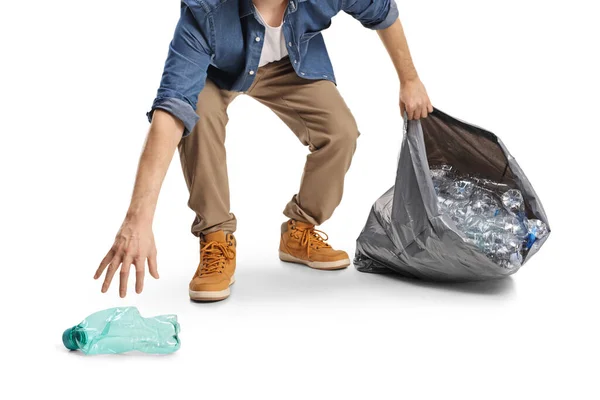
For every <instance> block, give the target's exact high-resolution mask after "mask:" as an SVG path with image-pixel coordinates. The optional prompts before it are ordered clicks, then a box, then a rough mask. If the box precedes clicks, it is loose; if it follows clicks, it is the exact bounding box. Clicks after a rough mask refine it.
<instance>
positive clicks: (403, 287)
mask: <svg viewBox="0 0 600 400" xmlns="http://www.w3.org/2000/svg"><path fill="white" fill-rule="evenodd" d="M231 290H232V297H231V298H230V299H228V300H226V301H225V302H220V303H221V304H222V303H227V302H229V301H231V300H234V301H235V302H238V301H239V302H248V301H249V302H253V301H293V302H296V301H303V300H304V299H306V298H307V297H308V298H310V299H311V300H327V299H330V300H331V299H334V300H341V301H362V300H364V301H386V300H385V298H389V299H390V301H397V300H407V301H416V302H417V303H416V304H418V301H419V300H422V299H434V300H437V301H440V300H442V301H446V300H448V301H453V299H457V298H461V299H464V298H465V296H467V297H469V296H476V297H485V298H489V299H499V300H502V299H506V298H509V297H511V296H512V295H513V294H514V291H515V288H514V282H513V280H512V278H510V277H508V278H504V279H498V280H493V281H487V282H470V283H431V282H425V281H419V280H415V279H409V278H404V277H401V276H398V275H379V274H367V273H362V272H358V271H357V270H356V269H355V268H354V267H353V266H350V267H349V268H347V269H345V270H338V271H319V270H314V269H311V268H308V267H304V266H301V265H296V264H289V263H283V262H280V261H273V262H271V261H269V262H265V263H263V264H260V265H256V264H255V265H248V264H244V265H243V266H240V267H239V268H238V270H237V271H236V283H235V284H234V285H233V286H232V289H231ZM220 303H214V304H215V305H217V304H220Z"/></svg>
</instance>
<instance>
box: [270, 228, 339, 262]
mask: <svg viewBox="0 0 600 400" xmlns="http://www.w3.org/2000/svg"><path fill="white" fill-rule="evenodd" d="M321 235H324V236H325V237H323V236H321ZM327 239H328V238H327V235H326V234H325V232H321V231H318V230H316V229H315V226H314V225H310V224H307V223H305V222H300V221H294V220H289V221H288V222H287V223H285V224H283V225H282V227H281V241H280V244H279V258H280V259H281V261H286V262H293V263H298V264H304V265H308V266H309V267H311V268H315V269H327V270H332V269H342V268H346V267H347V266H348V265H350V258H349V257H348V254H347V253H346V252H345V251H341V250H334V249H333V248H332V247H331V246H330V245H329V244H327V243H326V241H327Z"/></svg>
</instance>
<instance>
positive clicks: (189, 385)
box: [0, 0, 600, 399]
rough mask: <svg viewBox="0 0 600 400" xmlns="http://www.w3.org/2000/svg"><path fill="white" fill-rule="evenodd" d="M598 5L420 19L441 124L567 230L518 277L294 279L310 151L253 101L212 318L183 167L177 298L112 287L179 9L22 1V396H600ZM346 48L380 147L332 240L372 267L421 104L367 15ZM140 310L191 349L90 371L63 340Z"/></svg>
mask: <svg viewBox="0 0 600 400" xmlns="http://www.w3.org/2000/svg"><path fill="white" fill-rule="evenodd" d="M592 4H593V2H591V1H584V0H571V1H569V2H566V1H516V0H509V1H504V2H501V3H497V4H496V3H491V2H482V1H475V0H472V1H466V0H457V1H452V2H449V1H442V0H439V1H433V0H429V1H403V0H400V1H399V2H398V6H399V9H400V16H401V19H402V21H403V23H404V26H405V30H406V34H407V37H408V40H409V44H410V46H411V49H412V52H413V56H414V60H415V63H416V66H417V68H418V71H419V73H420V75H421V78H422V80H423V81H424V83H425V84H426V86H427V88H428V91H429V94H430V96H431V98H432V100H433V103H434V105H435V106H436V107H439V108H440V109H442V110H444V111H446V112H447V113H449V114H451V115H454V116H456V117H458V118H460V119H463V120H465V121H469V122H472V123H474V124H476V125H479V126H482V127H485V128H487V129H489V130H491V131H493V132H495V133H497V134H498V135H499V136H500V137H501V138H502V140H503V141H504V143H505V144H506V145H507V147H508V148H509V149H510V150H511V152H512V154H513V155H514V156H515V158H516V159H517V160H518V161H519V163H520V164H521V166H522V168H523V169H524V171H525V172H526V173H527V174H528V176H529V178H530V180H531V182H532V183H533V185H534V187H535V189H536V191H537V193H538V195H539V196H540V197H541V199H542V201H543V203H544V206H545V208H546V211H547V213H548V216H549V219H550V222H551V226H552V229H553V233H552V235H551V237H550V239H549V240H548V241H547V243H546V245H545V246H544V248H543V249H542V250H541V251H540V252H539V253H538V255H536V257H534V258H533V259H532V260H531V262H530V263H528V264H527V265H526V266H525V267H524V268H523V269H522V270H521V271H519V273H518V274H516V275H514V276H513V277H512V278H509V279H505V280H503V281H496V282H490V283H483V284H460V285H434V284H427V283H419V282H413V281H408V280H402V279H394V278H390V277H383V276H375V275H369V274H362V273H359V272H357V271H356V270H355V269H354V268H353V267H350V268H348V269H347V270H344V271H339V272H322V271H315V270H310V269H307V268H303V267H300V266H294V265H284V264H283V263H281V262H280V261H279V260H278V258H277V247H278V240H279V237H278V234H279V225H280V223H281V222H282V221H283V220H284V219H283V216H282V214H281V211H282V209H283V207H284V205H285V203H286V202H287V201H288V200H289V198H290V197H291V196H292V194H294V193H295V191H296V190H297V187H298V184H299V180H300V176H301V172H302V166H303V162H304V157H305V155H306V153H307V150H306V149H305V148H303V147H302V146H301V145H300V143H299V142H298V141H297V139H296V138H295V137H294V135H293V134H292V133H290V132H289V131H288V130H287V129H286V128H285V126H284V125H283V123H281V122H280V121H279V120H278V119H277V118H276V117H275V116H274V114H272V113H271V112H270V111H269V110H268V109H266V108H264V107H263V106H261V105H259V104H258V103H257V102H255V101H253V100H252V99H250V98H247V97H243V96H242V97H240V98H238V99H237V100H235V102H234V103H233V104H232V106H231V108H230V118H231V121H230V124H229V128H228V141H227V149H228V163H229V172H230V181H231V191H232V210H233V212H234V213H236V215H237V216H238V218H239V230H238V232H237V236H238V241H239V249H238V257H239V258H238V273H237V283H236V284H235V286H234V287H233V289H232V292H233V294H232V297H231V298H230V299H229V300H227V301H224V302H220V303H215V304H194V303H191V302H190V301H189V300H188V294H187V285H188V282H189V279H190V278H191V276H192V274H193V273H194V270H195V268H196V265H197V261H198V244H197V239H196V238H195V237H193V236H192V235H191V234H190V233H189V228H190V224H191V222H192V219H193V213H192V212H191V211H190V210H189V209H188V208H187V206H186V201H187V193H186V187H185V184H184V180H183V177H182V173H181V170H180V165H179V160H178V159H177V158H176V159H175V160H174V162H173V163H172V165H171V168H170V170H169V173H168V175H167V177H166V180H165V183H164V186H163V191H162V193H161V196H160V200H159V204H158V210H157V213H156V219H155V223H154V233H155V235H156V241H157V246H158V253H159V271H160V274H161V279H160V280H158V281H154V280H152V279H151V278H150V279H148V280H147V282H146V288H145V291H144V293H143V294H142V295H136V294H135V293H132V292H133V287H132V286H131V285H130V290H129V292H130V294H129V295H128V297H127V298H126V299H124V300H122V299H119V297H118V293H117V286H118V285H114V284H113V287H111V289H110V291H109V293H108V294H104V295H103V294H101V293H100V284H101V283H100V282H98V281H94V280H92V275H93V273H94V271H95V269H96V267H97V264H98V263H99V262H100V260H101V258H102V257H103V256H104V254H105V253H106V251H107V250H108V249H109V247H110V245H111V244H112V240H113V237H114V235H115V233H116V232H117V229H118V227H119V225H120V223H121V221H122V218H123V217H124V214H125V211H126V207H127V205H128V202H129V196H130V193H131V188H132V183H133V178H134V174H135V168H136V164H137V161H138V156H139V152H140V149H141V146H142V143H143V140H144V137H145V134H146V131H147V129H148V123H147V121H146V117H145V112H146V111H147V109H148V108H149V106H150V105H151V103H152V100H153V98H154V95H155V92H156V89H157V87H158V83H159V80H160V76H161V72H162V67H163V63H164V60H165V57H166V54H167V48H168V43H169V41H170V40H171V36H172V32H173V29H174V27H175V24H176V21H177V18H178V13H179V4H178V2H176V1H158V0H145V1H142V0H129V1H116V0H108V1H104V2H89V1H66V0H64V1H20V2H3V3H2V6H0V7H1V9H0V41H1V46H0V52H1V53H0V54H1V62H0V71H1V77H2V96H0V115H1V120H0V121H1V124H0V130H1V135H0V141H1V145H0V163H1V166H0V171H1V172H0V173H1V177H2V185H1V186H0V190H1V191H2V196H0V202H1V207H0V213H1V220H0V224H1V225H0V226H1V233H0V234H1V238H0V239H1V241H0V246H1V247H0V248H1V253H0V256H1V258H0V262H1V264H2V268H1V272H0V274H1V275H0V276H1V277H2V278H1V280H0V285H1V286H0V287H1V290H0V296H1V304H2V316H1V318H2V320H3V322H2V329H1V330H2V333H1V335H2V338H1V343H2V349H3V350H2V353H1V356H0V363H2V367H3V373H2V375H3V379H2V381H3V384H2V385H1V386H0V393H2V397H3V398H33V397H32V396H33V395H38V396H40V398H41V397H42V396H43V398H53V397H51V396H53V395H56V396H61V398H79V399H82V398H84V399H88V398H89V399H96V398H103V399H105V398H128V397H129V398H133V397H135V398H145V397H148V398H163V399H166V398H169V399H173V398H181V397H185V398H197V399H210V398H232V399H233V398H236V399H241V398H261V399H265V398H267V399H307V398H309V399H312V398H319V399H320V398H328V399H337V398H340V399H367V398H368V399H370V398H395V399H397V398H399V397H400V396H403V398H405V399H506V398H519V399H521V398H522V399H542V398H543V399H548V398H560V399H566V398H571V399H592V398H596V399H597V398H598V396H600V390H599V389H598V385H597V382H596V383H595V384H594V383H593V379H596V378H597V376H598V356H599V346H598V333H599V329H598V327H597V325H596V323H597V320H598V304H599V300H600V298H599V295H598V285H599V282H600V273H599V269H598V266H599V265H598V258H597V254H598V249H597V246H598V244H597V237H598V229H599V228H598V224H599V223H600V221H599V218H598V211H597V210H598V207H599V206H598V197H597V188H598V162H600V160H599V153H598V134H599V133H600V132H599V128H598V122H597V120H598V118H597V113H598V101H597V99H598V93H599V91H600V82H599V78H598V71H599V70H600V63H599V62H598V38H599V37H600V30H599V28H598V25H597V18H596V17H597V15H598V13H597V11H594V10H593V9H592ZM325 39H326V42H327V43H328V45H329V52H330V55H331V58H332V60H333V63H334V67H335V70H336V74H337V78H338V84H339V90H340V91H341V92H342V94H343V95H344V97H345V98H346V101H347V103H348V104H349V106H350V108H351V109H352V110H353V112H354V114H355V116H356V119H357V121H358V124H359V127H360V129H361V132H362V136H361V138H360V139H359V147H358V150H357V153H356V157H355V159H354V163H353V166H352V168H351V170H350V172H349V174H348V177H347V181H346V182H347V184H346V192H345V197H344V200H343V202H342V204H341V206H340V207H339V208H338V210H337V212H336V213H335V215H334V217H333V218H332V219H331V220H330V221H328V222H327V223H326V224H324V226H323V227H322V228H323V229H324V230H325V231H326V232H328V233H329V235H330V236H331V238H332V240H331V242H332V244H333V245H334V246H336V247H339V248H343V249H345V250H347V251H348V252H349V253H350V254H351V255H353V254H354V248H355V247H354V246H355V244H354V241H355V240H356V237H357V236H358V234H359V232H360V230H361V229H362V226H363V224H364V222H365V220H366V217H367V215H368V212H369V209H370V207H371V204H372V203H373V202H374V201H375V200H376V199H377V198H378V197H379V196H380V195H381V194H382V193H383V192H385V191H386V190H387V189H388V188H389V187H390V186H391V185H392V184H393V182H394V173H395V167H396V161H397V155H398V152H399V148H400V142H401V119H400V115H399V111H398V106H397V103H398V101H397V99H398V90H399V85H398V81H397V78H396V76H395V73H394V70H393V68H392V65H391V63H390V61H389V60H388V57H387V54H386V52H385V50H384V48H383V46H382V45H380V43H379V41H378V37H377V35H376V34H375V33H374V32H371V31H369V30H366V29H363V28H362V27H361V26H360V24H358V23H357V22H356V21H354V20H353V19H352V18H351V17H349V16H347V15H340V16H338V17H336V18H335V20H334V23H333V25H332V27H331V28H330V29H329V30H327V31H326V32H325ZM176 157H177V156H176ZM131 283H133V282H131ZM119 305H135V306H138V307H139V308H140V310H141V312H142V314H143V315H146V316H151V315H156V314H161V313H176V314H178V315H179V318H180V322H181V325H182V333H181V339H182V347H181V350H180V351H179V352H178V353H175V354H173V355H171V356H163V357H154V356H144V355H140V354H129V355H122V356H99V357H85V356H81V355H79V354H78V353H69V352H68V351H66V350H65V349H64V348H63V347H62V344H61V339H60V337H61V333H62V331H63V330H64V329H65V328H67V327H70V326H72V325H74V324H76V323H78V322H79V321H80V320H81V319H83V318H84V317H85V316H87V315H88V314H90V313H92V312H94V311H97V310H100V309H104V308H108V307H113V306H119ZM5 368H8V369H5ZM4 392H6V393H4ZM5 394H10V395H9V396H6V395H5Z"/></svg>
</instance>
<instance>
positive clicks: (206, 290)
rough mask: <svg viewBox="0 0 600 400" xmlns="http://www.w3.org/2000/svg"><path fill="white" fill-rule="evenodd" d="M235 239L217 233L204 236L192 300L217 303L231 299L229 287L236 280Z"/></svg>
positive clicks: (192, 283)
mask: <svg viewBox="0 0 600 400" xmlns="http://www.w3.org/2000/svg"><path fill="white" fill-rule="evenodd" d="M235 245H236V242H235V238H234V236H233V235H232V234H230V233H229V234H227V235H226V234H225V232H223V231H217V232H213V233H209V234H207V235H203V237H202V240H201V243H200V246H201V249H200V265H198V269H197V270H196V274H195V275H194V278H192V281H191V282H190V298H191V299H192V300H196V301H217V300H224V299H226V298H227V297H229V294H230V290H229V286H230V285H232V284H233V282H234V281H235V278H234V276H233V274H234V272H235Z"/></svg>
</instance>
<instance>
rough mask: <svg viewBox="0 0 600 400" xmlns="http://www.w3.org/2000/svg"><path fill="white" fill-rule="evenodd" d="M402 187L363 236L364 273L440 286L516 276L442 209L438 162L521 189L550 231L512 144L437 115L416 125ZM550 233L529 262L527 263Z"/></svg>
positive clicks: (384, 201) (407, 144) (407, 142)
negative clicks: (433, 172)
mask: <svg viewBox="0 0 600 400" xmlns="http://www.w3.org/2000/svg"><path fill="white" fill-rule="evenodd" d="M404 130H405V131H404V139H403V142H402V149H401V151H400V158H399V162H398V170H397V172H396V184H395V185H394V187H392V188H391V189H390V190H388V191H387V192H386V193H385V194H384V195H383V196H381V197H380V198H379V199H378V200H377V201H376V202H375V204H374V205H373V207H372V209H371V213H370V215H369V218H368V219H367V223H366V225H365V227H364V229H363V231H362V232H361V234H360V236H359V237H358V240H357V244H356V256H355V259H354V265H355V266H356V268H357V269H358V270H359V271H362V272H373V273H387V272H392V271H394V272H397V273H399V274H401V275H403V276H407V277H412V278H419V279H424V280H432V281H478V280H488V279H496V278H502V277H505V276H508V275H510V274H513V273H515V272H516V271H517V270H518V268H514V269H506V268H503V267H501V266H500V265H498V264H496V263H495V262H493V261H492V260H491V259H489V258H488V257H486V256H485V255H484V254H482V253H481V252H480V251H479V250H478V249H477V247H475V246H474V245H472V244H470V243H468V242H467V241H466V240H465V239H466V238H465V236H464V234H463V233H462V232H461V231H460V230H458V229H457V227H456V225H455V223H454V222H453V221H452V220H451V219H450V218H449V217H448V216H446V215H443V214H441V213H440V211H439V209H438V203H437V196H436V193H435V190H434V187H433V182H432V180H431V176H430V170H429V166H430V165H432V166H433V165H443V164H447V165H451V166H453V167H456V168H457V169H458V170H460V171H461V172H463V173H465V174H472V175H477V176H480V177H482V178H486V179H490V180H492V181H495V182H498V183H503V184H506V185H508V186H509V187H511V188H515V189H519V190H520V191H521V192H522V194H523V198H524V201H525V213H526V216H527V218H528V219H539V220H541V221H542V222H544V223H545V224H546V225H547V227H548V232H550V225H549V224H548V219H547V217H546V213H545V212H544V209H543V207H542V204H541V202H540V200H539V199H538V197H537V196H536V194H535V191H534V190H533V187H532V186H531V184H530V183H529V181H528V180H527V177H526V176H525V174H524V173H523V171H522V170H521V168H520V167H519V165H518V164H517V162H516V161H515V159H514V158H513V157H512V156H511V155H510V153H509V152H508V150H507V149H506V147H505V146H504V144H503V143H502V142H501V141H500V139H498V137H496V135H494V134H493V133H491V132H488V131H486V130H484V129H481V128H478V127H476V126H473V125H469V124H467V123H464V122H462V121H459V120H456V119H455V118H452V117H451V116H449V115H447V114H444V113H443V112H441V111H439V110H437V109H436V110H434V112H433V113H432V114H430V115H429V116H428V117H427V118H425V119H422V120H420V121H408V122H406V123H405V126H404ZM547 238H548V235H547V236H546V237H544V238H543V239H541V240H538V241H536V242H535V243H534V244H533V246H532V247H531V248H530V249H529V250H527V251H526V252H525V254H524V257H523V264H525V263H526V262H527V261H528V260H529V259H530V258H531V257H532V256H533V255H534V254H535V253H536V252H537V251H538V250H539V249H540V247H541V246H542V245H543V243H544V242H545V241H546V239H547Z"/></svg>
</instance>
